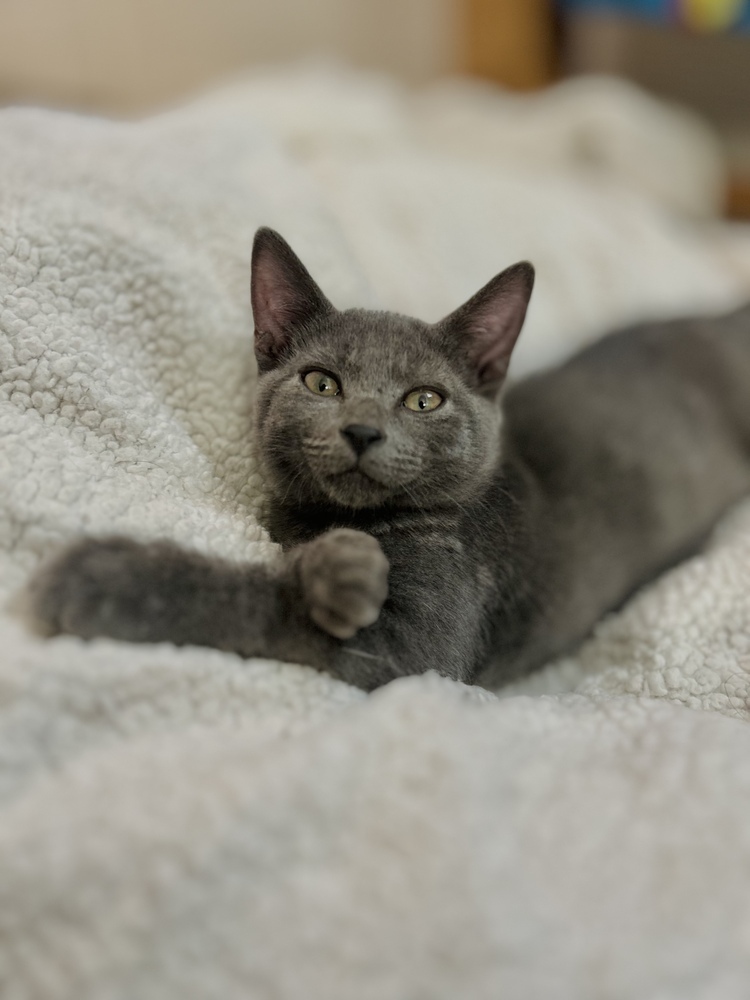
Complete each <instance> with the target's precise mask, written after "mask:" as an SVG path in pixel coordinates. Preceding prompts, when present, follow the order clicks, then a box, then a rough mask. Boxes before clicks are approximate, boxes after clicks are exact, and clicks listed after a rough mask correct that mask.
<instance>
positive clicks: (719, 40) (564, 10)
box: [0, 0, 750, 217]
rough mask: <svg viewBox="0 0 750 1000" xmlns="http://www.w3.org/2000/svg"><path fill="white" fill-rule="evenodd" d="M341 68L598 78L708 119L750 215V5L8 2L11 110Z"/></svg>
mask: <svg viewBox="0 0 750 1000" xmlns="http://www.w3.org/2000/svg"><path fill="white" fill-rule="evenodd" d="M310 56H324V57H334V58H336V59H338V60H339V61H341V62H344V63H346V64H348V65H351V66H353V67H359V68H367V69H377V70H382V71H386V72H388V73H390V74H393V75H395V76H396V77H397V78H399V79H401V80H402V81H405V82H407V83H411V84H423V83H427V82H431V81H433V80H435V79H437V78H440V77H442V76H445V75H448V74H455V73H468V74H472V75H475V76H478V77H482V78H486V79H489V80H493V81H495V82H497V83H500V84H502V85H504V86H506V87H508V88H511V89H515V90H524V91H528V90H534V89H536V88H542V87H544V86H546V85H548V84H550V83H552V82H554V81H556V80H559V79H561V78H562V77H565V76H568V75H575V74H584V73H590V72H597V73H601V72H606V73H613V74H617V75H620V76H623V77H625V78H629V79H631V80H633V81H635V82H637V83H639V84H641V85H642V86H644V87H645V88H647V89H648V90H650V91H652V92H653V93H655V94H657V95H660V96H664V97H668V98H671V99H675V100H677V101H679V102H682V103H684V104H685V105H687V106H689V107H691V108H693V109H695V110H697V111H699V112H700V113H701V114H702V115H703V116H704V117H706V118H707V119H708V120H709V121H710V122H711V123H712V124H713V126H714V127H715V129H716V130H717V131H718V132H719V134H720V136H721V139H722V142H723V143H724V148H725V149H726V151H727V185H726V188H727V194H726V204H727V214H729V215H732V216H735V217H748V216H750V0H273V2H268V0H210V2H207V0H0V101H2V102H3V103H11V102H19V101H20V102H41V103H45V104H56V105H63V106H75V107H78V108H82V109H86V110H91V111H95V112H102V113H107V114H128V115H130V114H142V113H146V112H148V111H150V110H153V109H154V108H157V107H159V106H161V105H163V104H165V103H168V102H173V101H174V100H176V99H178V98H181V97H183V96H188V95H190V94H192V93H193V92H196V91H198V90H200V89H201V88H203V87H205V86H206V85H207V84H209V83H212V82H218V81H220V80H222V79H224V78H226V77H227V76H231V75H234V74H236V73H238V72H239V71H242V70H244V69H247V68H251V67H257V66H260V65H268V64H272V63H278V62H289V61H290V60H295V59H299V58H301V57H310Z"/></svg>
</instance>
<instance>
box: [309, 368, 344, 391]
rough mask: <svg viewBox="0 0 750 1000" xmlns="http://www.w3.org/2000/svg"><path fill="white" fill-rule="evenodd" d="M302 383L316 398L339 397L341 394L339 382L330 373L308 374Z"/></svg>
mask: <svg viewBox="0 0 750 1000" xmlns="http://www.w3.org/2000/svg"><path fill="white" fill-rule="evenodd" d="M302 381H303V382H304V383H305V385H306V386H307V388H308V389H309V390H310V392H314V393H315V395H316V396H338V394H339V393H340V392H341V386H340V385H339V383H338V381H337V380H336V379H335V378H334V377H333V375H329V374H328V372H315V371H313V372H307V374H306V375H303V376H302Z"/></svg>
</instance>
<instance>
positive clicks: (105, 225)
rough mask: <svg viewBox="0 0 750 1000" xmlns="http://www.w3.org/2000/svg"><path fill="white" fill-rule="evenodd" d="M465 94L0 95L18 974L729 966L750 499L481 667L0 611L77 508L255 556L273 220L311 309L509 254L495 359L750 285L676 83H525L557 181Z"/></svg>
mask: <svg viewBox="0 0 750 1000" xmlns="http://www.w3.org/2000/svg"><path fill="white" fill-rule="evenodd" d="M488 100H489V99H488V98H487V97H486V95H485V96H480V95H472V94H471V93H469V92H466V91H464V90H460V91H456V93H454V95H453V96H452V97H449V96H446V94H445V93H443V94H442V96H441V95H439V94H437V93H436V94H433V95H432V96H428V97H426V98H424V99H423V101H427V102H428V103H429V102H432V103H431V105H430V107H431V110H430V111H429V113H427V111H426V110H425V105H424V104H420V102H414V101H410V100H408V99H407V98H406V97H405V96H403V95H401V94H399V93H398V91H396V90H394V89H392V88H389V87H388V85H386V84H383V83H380V82H377V81H371V80H367V79H362V78H358V77H353V76H351V77H349V76H346V75H341V74H339V75H335V74H334V75H330V74H326V73H320V72H306V73H290V74H286V75H283V74H282V75H273V76H268V77H265V78H258V79H256V80H255V81H253V82H251V83H249V84H247V85H245V86H243V87H239V88H235V89H233V90H232V91H231V92H226V93H224V94H220V95H214V96H212V97H210V98H207V99H204V100H202V101H201V102H199V103H197V104H196V105H194V106H193V107H191V108H190V107H189V108H186V109H183V110H180V111H176V112H172V113H169V114H165V115H162V116H159V117H156V118H153V119H150V120H148V121H145V122H142V123H138V124H129V123H113V122H106V121H97V120H86V119H83V118H79V117H76V116H71V115H63V114H59V113H52V112H45V111H37V110H8V111H4V112H2V113H0V597H2V600H3V601H4V602H5V601H6V600H7V602H8V604H7V608H6V610H5V611H4V612H3V614H2V616H1V617H0V803H1V805H0V810H1V811H0V995H1V996H2V997H3V1000H88V998H96V1000H134V998H138V1000H213V998H218V997H220V998H222V1000H234V998H237V1000H248V998H263V1000H265V998H271V997H273V998H281V1000H303V998H304V1000H354V998H356V1000H370V998H372V1000H386V998H387V1000H390V998H394V1000H417V998H424V1000H443V998H445V1000H456V998H457V997H466V998H472V1000H484V998H487V1000H497V998H498V997H508V998H516V997H518V998H523V1000H526V998H531V1000H533V998H537V997H539V998H542V997H544V998H545V1000H557V998H565V1000H568V998H570V1000H602V998H605V997H611V998H618V1000H619V998H632V1000H657V998H658V1000H699V998H700V1000H734V998H737V1000H740V998H742V1000H744V998H745V997H746V996H747V982H748V976H750V895H749V894H748V892H747V885H748V879H750V730H749V729H748V728H747V719H748V705H749V704H750V702H749V700H748V699H749V698H750V685H749V684H748V678H749V676H750V596H749V595H750V504H746V505H744V506H743V507H741V508H740V509H738V510H737V511H736V512H734V513H733V514H732V515H730V517H728V518H727V519H726V520H725V522H724V523H723V524H722V525H721V527H720V529H719V530H718V531H717V533H716V536H715V538H714V540H713V541H712V543H711V544H710V545H709V547H708V548H707V550H706V551H705V553H704V554H702V555H701V556H699V557H698V558H695V559H693V560H691V561H690V562H689V563H687V564H685V565H683V566H680V567H678V568H677V569H676V570H674V571H673V572H671V573H670V574H668V575H667V576H666V577H664V578H663V579H662V580H660V581H658V582H657V583H656V584H654V585H653V586H652V587H650V588H649V589H647V590H646V591H645V592H644V593H642V594H641V595H640V596H638V597H637V598H636V599H635V600H634V601H633V602H631V604H630V605H629V607H628V608H626V609H625V610H624V611H623V612H622V613H621V614H619V615H616V616H613V617H612V618H611V619H610V620H608V621H606V622H604V623H603V624H602V625H601V627H600V628H599V630H598V632H597V634H596V636H594V638H592V640H591V641H590V642H589V643H588V644H587V645H586V646H585V647H584V648H583V649H582V650H581V651H580V653H579V654H578V655H577V656H576V657H574V658H573V659H571V660H568V661H566V662H564V663H561V664H557V665H554V666H552V667H550V668H548V670H547V671H544V672H542V673H541V674H539V675H538V676H536V677H534V678H530V679H529V680H528V681H526V682H524V684H523V685H519V686H518V687H517V688H516V689H514V690H511V691H507V692H504V693H503V697H501V698H498V697H496V696H495V695H492V694H490V693H487V692H482V691H479V690H476V689H468V688H465V687H463V686H461V685H457V684H453V683H451V682H448V681H444V680H440V679H438V678H437V677H435V676H434V675H428V676H425V677H419V678H412V679H408V680H404V681H400V682H398V683H395V684H393V685H390V686H389V687H388V688H386V689H384V690H382V691H380V692H378V693H376V694H375V695H373V696H371V697H365V696H364V695H363V694H362V693H361V692H360V691H357V690H355V689H353V688H349V687H347V686H346V685H344V684H341V683H340V682H337V681H335V680H333V679H331V678H330V677H328V676H326V675H323V674H317V673H315V672H314V671H312V670H309V669H307V668H304V667H297V666H293V665H283V664H277V663H271V662H264V661H251V662H243V661H241V660H239V659H238V658H237V657H234V656H230V655H226V654H221V653H218V652H215V651H210V650H202V649H181V650H178V649H174V648H171V647H169V646H166V645H165V646H159V647H148V646H139V647H135V646H126V645H124V644H118V643H115V642H109V641H99V642H94V643H90V644H84V643H81V642H79V641H78V640H76V639H72V638H60V639H56V640H54V641H50V642H44V641H42V640H40V639H37V638H34V637H33V636H31V635H30V634H29V633H28V632H27V630H26V628H25V626H24V624H23V622H22V621H21V619H20V618H19V617H18V615H17V614H16V613H15V612H14V611H13V610H12V604H13V598H14V597H15V595H17V593H18V591H19V589H20V588H21V587H22V585H23V583H24V581H25V580H26V579H27V577H28V575H29V574H30V573H31V572H32V570H33V568H34V567H35V566H36V565H37V563H38V560H39V559H40V558H41V557H43V556H44V555H45V554H46V553H47V552H49V551H50V550H51V549H52V548H53V547H54V546H56V545H59V544H61V543H63V542H64V541H65V540H67V539H71V538H73V537H75V536H78V535H80V534H81V533H97V532H108V531H119V532H125V533H128V534H132V535H134V536H137V537H140V538H146V537H159V536H169V537H172V538H175V539H177V540H178V541H180V542H182V543H184V544H186V545H192V546H195V547H197V548H200V549H202V550H204V551H211V552H216V553H219V554H222V555H225V556H234V557H236V558H252V559H265V558H271V557H272V556H273V552H272V546H270V544H269V543H268V541H267V539H266V538H265V535H264V533H263V531H262V529H261V528H260V527H259V526H258V524H257V521H256V518H255V513H256V510H257V504H258V502H259V498H260V493H261V487H262V484H261V483H260V481H259V479H258V477H257V475H256V474H255V473H254V464H253V458H252V449H251V442H250V438H249V433H248V429H249V413H250V409H251V405H252V396H253V385H254V369H253V362H252V351H251V340H250V328H251V318H250V312H249V294H248V258H249V250H250V245H251V240H252V234H253V231H254V229H255V227H256V226H257V225H259V224H261V223H266V224H271V225H274V226H276V227H278V228H279V229H280V230H281V231H282V232H283V233H284V235H286V236H287V237H288V238H289V239H290V241H291V242H292V243H293V245H294V246H295V248H296V249H297V250H298V251H299V252H300V254H301V255H302V257H303V259H304V260H305V261H306V262H307V263H308V264H309V266H310V268H311V270H312V271H313V273H314V275H315V277H316V278H317V279H318V280H319V281H320V283H321V284H322V286H323V287H324V289H325V290H326V291H327V292H328V293H329V294H330V295H331V297H332V298H333V300H334V302H335V303H337V304H340V305H347V304H353V303H361V304H366V303H369V302H378V301H379V302H381V303H383V304H385V305H390V306H394V307H397V308H409V309H411V310H412V311H414V312H417V313H420V314H422V315H424V316H425V318H433V317H436V316H437V315H439V314H440V313H441V312H443V311H447V310H448V309H450V308H453V307H454V306H455V305H457V304H458V302H459V301H460V300H461V299H462V298H463V297H465V296H466V295H468V294H470V293H471V292H472V291H474V290H475V289H476V287H478V285H479V284H481V283H482V282H483V281H484V280H486V279H487V278H489V277H490V276H491V275H492V273H494V272H495V271H496V270H498V269H500V268H501V267H503V266H506V265H507V264H508V263H511V262H512V261H513V260H514V259H516V258H517V257H519V256H523V255H529V256H531V257H532V258H533V259H535V260H537V261H539V262H541V267H540V284H539V288H538V298H537V300H536V304H535V307H534V309H533V310H532V313H531V315H530V317H529V327H528V330H527V332H526V334H525V335H524V339H525V341H526V343H527V345H528V346H527V347H526V348H525V352H526V353H525V354H523V355H522V357H520V358H519V362H518V364H517V370H523V368H524V367H525V368H527V369H528V368H530V367H532V366H534V365H536V364H540V363H543V362H546V361H548V360H550V359H552V358H554V357H556V356H559V355H561V354H563V353H565V352H566V351H570V350H571V349H572V348H573V347H574V346H575V345H576V344H578V343H581V342H584V341H585V340H586V339H589V338H590V337H591V336H593V335H594V334H595V332H596V331H597V330H598V329H600V328H601V325H603V324H605V323H610V322H619V321H621V320H624V319H627V318H629V317H634V316H636V315H637V314H638V313H639V312H646V311H661V312H666V311H669V310H670V309H675V308H681V309H693V308H695V309H699V308H710V307H712V306H722V305H725V304H726V305H729V304H731V303H733V302H735V301H737V300H739V299H740V298H742V297H743V296H745V295H747V294H748V292H750V237H748V236H747V235H746V234H743V233H742V232H739V231H731V232H730V231H729V230H728V228H726V227H723V226H721V225H720V224H718V223H703V224H701V225H698V224H696V223H688V222H687V220H686V218H685V216H684V215H681V214H679V213H677V212H676V210H675V209H676V208H681V207H684V205H683V203H684V202H685V201H686V199H687V195H686V192H687V193H692V202H691V204H692V205H693V206H694V209H695V214H701V213H702V214H706V212H708V210H709V208H710V204H711V199H712V198H713V194H712V190H713V188H712V184H713V181H712V178H713V177H715V173H716V171H717V170H718V161H717V160H716V154H715V153H714V151H713V146H712V140H711V138H710V136H707V135H706V134H704V133H703V131H702V130H701V129H700V127H699V126H698V125H696V124H694V123H692V122H688V121H684V120H682V119H679V120H678V124H677V125H676V129H677V131H675V132H674V133H673V141H672V144H671V145H670V144H669V143H666V144H665V143H664V142H655V143H653V144H652V143H651V142H650V141H649V137H650V135H652V134H653V129H654V128H656V127H657V126H658V128H659V129H662V128H663V127H664V123H665V122H668V121H670V120H671V118H670V112H669V111H668V110H667V109H661V108H659V109H656V108H655V107H654V106H653V105H652V104H651V103H650V102H647V101H644V100H643V99H642V98H640V97H639V95H637V94H635V93H633V92H630V91H627V92H625V91H619V90H618V89H617V88H614V89H612V90H611V91H610V92H609V97H608V100H609V102H610V103H609V105H608V108H609V111H608V113H604V112H601V111H600V112H599V113H598V114H599V117H598V118H597V116H596V115H594V116H593V119H592V116H591V115H590V114H588V113H587V112H586V108H590V107H592V106H594V105H595V106H596V107H597V108H601V106H602V105H601V97H600V96H597V97H596V98H594V97H593V92H592V91H590V90H589V91H587V90H586V88H585V87H579V90H578V91H577V92H572V93H571V92H569V93H567V95H564V96H563V97H562V98H561V97H560V95H559V94H552V95H549V96H548V97H543V98H539V99H538V101H539V102H540V103H539V105H538V106H537V107H536V110H534V112H533V113H534V114H536V115H537V116H538V117H539V120H540V121H542V122H544V121H546V120H547V119H548V117H549V113H548V112H547V111H546V110H545V105H544V102H545V101H547V100H548V101H550V102H553V104H552V107H553V108H554V109H556V110H555V115H554V120H555V122H556V129H555V131H554V134H552V135H550V136H548V146H549V156H548V158H547V161H548V162H547V166H546V168H545V169H544V170H541V169H537V170H532V169H531V167H530V165H529V163H530V154H529V148H530V146H534V150H535V152H534V162H536V161H538V159H539V158H544V156H545V152H544V151H545V148H547V147H545V135H546V133H545V130H544V128H543V127H541V126H540V129H539V132H538V134H537V135H536V137H535V139H534V143H535V144H536V145H534V143H531V142H530V140H529V139H528V136H527V137H526V138H525V139H523V137H521V138H518V137H517V142H516V146H515V147H514V145H513V141H511V140H512V135H511V137H510V139H509V141H508V146H507V149H506V155H505V158H504V161H503V163H502V165H500V166H498V165H497V164H496V163H494V162H493V158H494V157H495V156H496V143H495V142H494V140H493V143H494V144H493V143H490V144H489V145H488V144H487V136H486V132H485V131H484V126H482V127H480V124H481V123H485V124H486V123H487V122H489V121H494V120H495V118H494V116H499V117H498V119H497V120H498V121H500V120H502V117H501V116H502V114H504V113H506V112H507V114H511V111H512V113H513V114H515V115H516V117H517V109H515V110H514V109H513V108H510V107H509V106H506V105H505V104H504V103H503V99H502V98H499V97H493V98H492V101H496V102H497V105H496V107H494V110H493V108H492V107H490V105H488V103H487V101H488ZM462 101H463V102H465V104H466V107H465V111H466V115H469V117H466V115H461V116H458V117H456V108H457V107H458V106H459V105H460V103H461V102H462ZM492 101H490V104H491V103H492ZM554 102H557V103H556V104H555V103H554ZM587 102H588V103H587ZM420 107H421V110H420ZM514 107H515V106H514ZM471 108H473V109H474V111H473V112H472V114H474V118H471V115H470V114H469V112H470V111H471ZM274 109H275V110H274ZM441 109H442V110H441ZM566 109H567V110H566ZM605 110H606V109H605ZM315 115H317V116H318V118H317V119H316V118H315ZM565 115H568V116H569V130H568V132H566V130H565V128H564V120H561V116H563V119H564V116H565ZM316 120H317V121H318V124H317V125H316V124H315V123H316ZM582 120H585V122H586V127H587V128H588V129H589V131H590V132H591V133H592V134H593V136H594V139H596V137H597V136H598V141H599V143H600V145H599V147H597V148H600V149H605V150H607V151H608V153H607V155H606V156H605V155H602V156H599V158H598V160H597V163H596V165H595V168H594V167H592V165H591V162H590V159H591V157H590V156H588V158H587V162H586V163H582V162H580V158H579V156H578V153H577V152H576V151H577V150H578V149H579V146H578V144H577V143H576V141H574V140H575V135H577V134H578V133H577V132H576V129H578V130H580V128H581V124H580V123H581V121H582ZM472 121H474V122H476V123H479V124H477V126H476V130H475V133H471V134H475V139H476V142H475V143H474V145H472V144H471V143H470V142H469V141H468V139H467V138H466V136H467V135H468V134H469V133H470V131H471V130H470V128H469V126H470V124H471V122H472ZM592 121H593V125H592ZM597 122H598V123H599V125H600V126H601V127H599V130H598V131H597ZM467 123H468V124H467ZM602 123H605V124H606V128H605V127H604V124H602ZM467 130H468V131H467ZM271 133H275V135H272V134H271ZM509 135H510V133H509ZM452 136H453V137H454V138H455V142H454V141H453V139H452V138H451V137H452ZM459 136H464V138H463V139H461V141H460V145H461V153H460V155H457V153H456V148H455V147H457V146H458V145H459V138H458V137H459ZM522 139H523V141H522ZM594 139H591V140H590V141H591V142H593V141H594ZM625 139H627V140H628V141H627V142H626V141H625ZM635 139H637V140H638V141H640V142H641V148H640V149H639V158H638V159H639V164H638V169H637V170H635V169H634V170H632V171H629V170H628V169H627V165H628V157H630V158H631V160H632V158H633V157H632V150H631V145H630V143H631V142H632V141H634V140H635ZM514 149H515V150H516V153H514ZM623 149H625V150H627V154H628V155H627V156H623V155H621V151H622V150H623ZM292 154H293V155H292ZM678 154H679V155H678ZM665 157H666V159H665ZM670 157H671V159H670ZM295 160H296V162H295ZM693 163H695V164H697V167H695V168H693V167H691V164H693ZM665 164H671V166H670V167H669V169H673V170H676V171H677V170H679V171H682V172H681V173H680V175H679V177H677V176H676V177H675V184H674V189H673V190H674V192H676V193H677V194H676V195H675V197H672V198H671V199H667V200H665V199H664V198H663V193H662V192H661V191H660V190H659V188H658V184H656V181H655V180H654V179H655V178H658V177H659V176H660V170H661V171H662V172H663V171H664V170H665V169H666V166H665ZM644 178H645V179H644ZM680 192H681V194H680ZM667 204H668V206H669V207H667ZM436 666H438V665H437V664H436ZM555 692H559V693H555ZM689 709H700V710H702V711H690V710H689Z"/></svg>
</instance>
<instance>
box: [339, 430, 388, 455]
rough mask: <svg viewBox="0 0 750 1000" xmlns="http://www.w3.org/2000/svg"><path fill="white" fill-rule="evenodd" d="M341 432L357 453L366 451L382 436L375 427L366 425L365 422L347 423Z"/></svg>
mask: <svg viewBox="0 0 750 1000" xmlns="http://www.w3.org/2000/svg"><path fill="white" fill-rule="evenodd" d="M341 433H342V434H343V435H344V437H345V438H346V439H347V441H348V442H349V444H350V445H351V446H352V448H354V450H355V451H356V453H357V454H358V455H361V454H362V453H363V452H364V451H367V449H368V448H369V447H370V445H371V444H375V442H376V441H380V440H381V439H382V437H383V435H382V434H381V433H380V431H379V430H378V429H377V427H368V426H367V425H366V424H349V426H348V427H344V428H343V430H342V431H341Z"/></svg>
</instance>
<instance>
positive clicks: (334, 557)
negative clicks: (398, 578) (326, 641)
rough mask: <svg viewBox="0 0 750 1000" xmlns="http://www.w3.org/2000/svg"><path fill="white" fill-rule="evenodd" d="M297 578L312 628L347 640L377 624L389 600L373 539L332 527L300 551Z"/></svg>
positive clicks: (380, 557) (384, 567) (384, 569)
mask: <svg viewBox="0 0 750 1000" xmlns="http://www.w3.org/2000/svg"><path fill="white" fill-rule="evenodd" d="M300 579H301V581H302V590H303V594H304V599H305V603H306V605H307V609H308V613H309V615H310V617H311V618H312V620H313V621H314V622H315V624H316V625H318V626H319V627H320V628H322V629H323V631H324V632H328V633H329V635H332V636H335V637H336V638H337V639H351V637H352V636H353V635H355V633H356V632H358V631H359V629H361V628H366V627H367V626H368V625H372V624H373V623H374V622H376V621H377V619H378V615H379V614H380V609H381V608H382V606H383V602H384V601H385V599H386V597H387V596H388V560H387V559H386V557H385V555H384V554H383V550H382V549H381V548H380V545H379V544H378V542H377V541H376V540H375V539H374V538H373V537H372V535H366V534H365V533H364V532H362V531H353V530H351V529H350V528H336V529H335V530H333V531H328V532H326V534H325V535H321V536H320V538H316V539H315V540H314V541H312V542H309V543H308V544H307V545H306V546H305V547H304V551H303V554H302V558H301V561H300Z"/></svg>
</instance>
